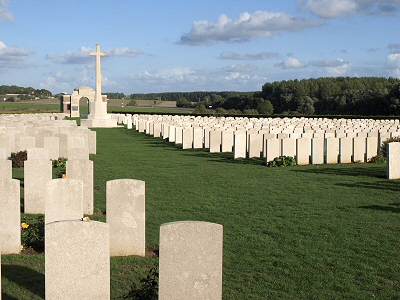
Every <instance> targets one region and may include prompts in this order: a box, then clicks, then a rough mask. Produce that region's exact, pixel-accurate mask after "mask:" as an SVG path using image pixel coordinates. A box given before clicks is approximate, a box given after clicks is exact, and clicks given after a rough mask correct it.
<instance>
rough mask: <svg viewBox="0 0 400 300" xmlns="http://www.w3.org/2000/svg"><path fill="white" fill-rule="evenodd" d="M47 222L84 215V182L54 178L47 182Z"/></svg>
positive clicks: (72, 218)
mask: <svg viewBox="0 0 400 300" xmlns="http://www.w3.org/2000/svg"><path fill="white" fill-rule="evenodd" d="M45 199H46V200H45V201H46V203H45V224H47V223H51V222H54V221H61V220H75V219H76V220H77V219H81V218H82V217H83V182H82V181H81V180H76V179H68V178H66V179H61V178H59V179H52V180H49V181H47V182H46V184H45Z"/></svg>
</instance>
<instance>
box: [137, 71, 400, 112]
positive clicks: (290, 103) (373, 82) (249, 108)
mask: <svg viewBox="0 0 400 300" xmlns="http://www.w3.org/2000/svg"><path fill="white" fill-rule="evenodd" d="M130 98H131V99H152V100H154V99H159V100H163V101H167V100H170V101H177V106H178V107H196V109H197V110H198V111H199V112H202V113H205V112H207V110H208V109H210V108H212V109H215V110H216V111H217V112H218V113H233V114H240V113H245V114H264V115H272V114H280V115H299V116H311V115H365V116H368V115H399V114H400V79H398V78H384V77H321V78H310V79H302V80H297V79H295V80H282V81H275V82H272V83H269V82H268V83H265V84H264V85H263V87H262V90H261V91H258V92H257V91H255V92H234V91H230V92H205V91H198V92H172V93H151V94H132V95H131V96H130Z"/></svg>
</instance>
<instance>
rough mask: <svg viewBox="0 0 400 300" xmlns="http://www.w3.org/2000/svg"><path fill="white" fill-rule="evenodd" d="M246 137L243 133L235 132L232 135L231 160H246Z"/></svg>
mask: <svg viewBox="0 0 400 300" xmlns="http://www.w3.org/2000/svg"><path fill="white" fill-rule="evenodd" d="M246 136H247V134H246V133H245V132H243V133H242V132H235V134H234V139H233V142H234V146H233V158H234V159H236V158H246V155H247V150H246Z"/></svg>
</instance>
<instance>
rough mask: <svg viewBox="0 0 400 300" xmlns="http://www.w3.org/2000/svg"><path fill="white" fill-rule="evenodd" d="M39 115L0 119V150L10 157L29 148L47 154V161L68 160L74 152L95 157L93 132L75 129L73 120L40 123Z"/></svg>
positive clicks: (6, 116)
mask: <svg viewBox="0 0 400 300" xmlns="http://www.w3.org/2000/svg"><path fill="white" fill-rule="evenodd" d="M42 118H44V117H42V116H41V115H13V117H12V118H11V117H10V116H8V115H0V148H4V149H6V155H7V157H10V155H11V153H16V152H19V151H24V150H27V149H30V148H45V149H48V150H49V155H50V159H57V158H59V157H65V158H68V157H69V153H70V152H71V151H72V149H74V148H87V149H88V150H89V153H90V154H95V153H96V132H95V131H91V130H89V129H88V128H85V127H80V126H77V125H76V122H75V121H74V120H61V119H54V120H48V119H42Z"/></svg>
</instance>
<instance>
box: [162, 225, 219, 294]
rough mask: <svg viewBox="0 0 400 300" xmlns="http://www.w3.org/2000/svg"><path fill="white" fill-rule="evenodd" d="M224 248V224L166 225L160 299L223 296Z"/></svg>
mask: <svg viewBox="0 0 400 300" xmlns="http://www.w3.org/2000/svg"><path fill="white" fill-rule="evenodd" d="M222 248H223V227H222V225H220V224H215V223H208V222H199V221H183V222H172V223H166V224H162V225H161V227H160V261H159V264H160V267H159V272H160V273H159V298H158V299H160V300H170V299H182V300H187V299H191V300H196V299H199V300H200V299H201V300H203V299H210V300H213V299H216V300H217V299H219V300H220V299H222V255H223V250H222Z"/></svg>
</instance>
